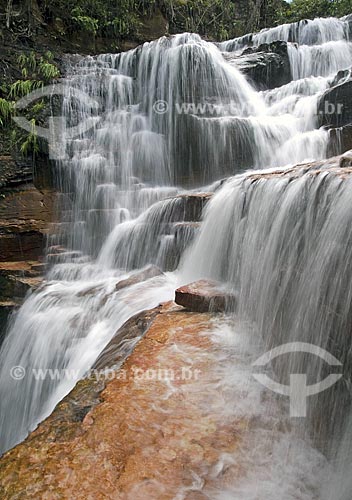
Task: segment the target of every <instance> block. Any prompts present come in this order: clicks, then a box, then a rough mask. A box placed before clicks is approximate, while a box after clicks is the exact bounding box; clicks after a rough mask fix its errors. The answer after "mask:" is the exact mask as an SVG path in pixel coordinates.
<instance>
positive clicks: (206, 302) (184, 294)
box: [175, 280, 235, 312]
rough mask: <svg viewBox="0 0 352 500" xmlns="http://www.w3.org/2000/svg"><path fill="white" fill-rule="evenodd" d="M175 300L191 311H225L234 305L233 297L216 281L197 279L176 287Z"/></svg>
mask: <svg viewBox="0 0 352 500" xmlns="http://www.w3.org/2000/svg"><path fill="white" fill-rule="evenodd" d="M175 302H176V304H179V305H181V306H184V307H186V308H187V309H188V310H190V311H193V312H225V311H226V310H227V309H229V308H231V309H232V308H233V307H234V304H235V297H234V295H232V294H230V293H227V292H226V291H225V290H224V289H223V288H221V285H220V283H218V282H216V281H211V280H199V281H195V282H194V283H190V284H189V285H186V286H182V287H181V288H178V289H177V290H176V293H175Z"/></svg>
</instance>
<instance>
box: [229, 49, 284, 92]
mask: <svg viewBox="0 0 352 500" xmlns="http://www.w3.org/2000/svg"><path fill="white" fill-rule="evenodd" d="M225 57H226V55H225ZM228 57H231V56H229V55H228V56H227V58H228ZM233 63H234V65H235V66H237V67H238V68H239V69H240V70H241V71H242V72H243V73H244V74H245V75H247V76H248V77H249V78H250V80H251V81H252V82H253V83H254V85H255V86H256V87H257V88H260V89H263V88H264V89H274V88H277V87H281V86H282V85H286V84H287V83H289V82H290V81H291V80H292V74H291V68H290V62H289V59H288V54H287V43H286V42H273V43H270V44H263V45H260V46H259V47H249V48H247V49H246V50H244V51H243V53H242V54H241V56H239V57H235V58H234V59H233Z"/></svg>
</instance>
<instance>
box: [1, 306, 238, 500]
mask: <svg viewBox="0 0 352 500" xmlns="http://www.w3.org/2000/svg"><path fill="white" fill-rule="evenodd" d="M152 314H155V311H154V313H152ZM211 328H212V317H211V316H210V315H207V314H196V313H188V312H185V311H180V310H178V308H176V309H175V306H174V305H172V304H170V305H166V306H163V307H161V308H159V309H158V311H157V313H156V316H155V317H154V320H153V321H152V323H151V325H150V326H149V329H148V331H147V333H146V335H145V337H144V338H143V340H142V341H141V342H139V344H138V345H137V347H136V348H135V350H134V352H133V354H132V355H131V356H130V357H129V358H128V360H127V361H126V362H125V363H124V365H123V366H122V369H120V370H119V371H117V372H116V378H115V379H114V380H111V381H108V382H107V381H97V380H95V381H92V380H83V381H81V382H80V383H79V384H78V385H77V386H76V388H75V389H74V390H73V391H72V392H71V394H69V395H68V396H67V397H66V398H65V399H64V400H63V401H62V402H61V403H60V404H59V405H58V406H57V408H56V410H55V411H54V413H53V415H52V416H51V417H49V418H48V419H47V420H46V421H45V422H43V423H42V424H41V425H40V426H39V428H38V429H37V430H36V431H34V432H33V433H32V434H31V435H30V436H29V438H28V439H27V440H26V441H25V442H24V443H22V444H21V445H19V446H17V447H16V448H14V449H13V450H12V451H10V452H8V453H7V454H5V455H4V457H3V458H2V460H1V462H0V493H1V496H2V497H3V498H19V497H20V496H21V495H24V496H25V497H26V498H36V499H37V498H45V497H48V495H49V497H50V498H53V499H54V498H63V499H66V498H67V499H86V498H110V499H116V498H126V499H133V500H139V499H140V500H142V499H143V500H145V499H146V498H153V499H155V500H157V499H160V500H161V499H166V498H170V499H171V498H174V496H175V495H177V493H178V492H179V491H182V489H183V488H186V489H188V486H189V487H191V485H192V483H193V481H194V475H195V474H196V475H197V474H199V475H201V476H202V475H204V473H206V471H207V470H208V471H209V469H210V468H211V467H212V466H213V465H215V464H216V462H217V460H218V459H219V457H220V456H221V454H223V453H231V452H233V451H234V450H235V449H236V447H237V446H238V443H239V440H240V433H241V429H242V422H241V421H235V422H232V423H231V424H229V422H228V421H226V419H219V418H218V416H217V415H216V413H214V412H211V411H209V401H208V397H209V394H204V393H202V392H201V391H197V387H200V386H201V384H202V383H204V382H206V379H207V377H208V376H209V370H211V366H212V360H211V359H209V357H208V356H204V352H206V350H207V349H209V346H210V343H209V339H208V338H207V337H206V336H204V335H203V334H205V333H206V332H207V331H209V329H211ZM176 345H177V346H178V348H179V350H180V352H179V353H178V354H177V353H175V346H176ZM182 353H183V354H182ZM190 355H191V356H192V366H190V365H189V362H188V364H187V362H186V359H187V358H189V356H190ZM109 362H110V361H109ZM184 364H185V366H186V368H184ZM104 365H105V362H101V363H100V364H98V365H97V366H104ZM187 366H188V369H187ZM183 369H184V370H191V371H187V376H186V375H185V374H183V372H182V370H183ZM162 370H171V371H173V373H174V374H175V376H174V379H173V380H172V381H171V382H170V380H169V379H165V378H163V376H162V375H160V374H162V373H163V372H162ZM195 370H197V376H194V377H193V376H189V375H190V374H191V373H195ZM156 373H159V376H156V375H155V374H156ZM169 373H170V372H169ZM154 375H155V376H154ZM170 384H171V385H170ZM171 386H172V387H174V390H172V391H171V392H170V387H171ZM215 397H216V396H215ZM218 399H219V398H218ZM213 403H214V404H216V401H213ZM218 403H220V400H219V401H218ZM181 422H182V425H180V423H181ZM208 480H209V481H210V483H211V482H212V481H213V480H215V479H212V478H211V475H209V478H208ZM49 497H48V498H49ZM187 498H191V497H187ZM192 498H193V497H192Z"/></svg>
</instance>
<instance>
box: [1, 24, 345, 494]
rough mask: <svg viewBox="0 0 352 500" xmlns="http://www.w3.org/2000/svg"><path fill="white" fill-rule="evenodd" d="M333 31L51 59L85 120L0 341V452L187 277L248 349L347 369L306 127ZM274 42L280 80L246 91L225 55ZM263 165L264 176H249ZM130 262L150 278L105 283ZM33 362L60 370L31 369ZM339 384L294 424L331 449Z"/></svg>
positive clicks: (341, 252)
mask: <svg viewBox="0 0 352 500" xmlns="http://www.w3.org/2000/svg"><path fill="white" fill-rule="evenodd" d="M349 33H350V24H349V21H348V19H345V20H339V19H317V20H314V21H302V22H301V23H296V24H293V25H285V26H282V27H278V28H274V29H272V30H265V31H263V32H261V33H259V34H257V35H248V36H246V37H243V38H241V39H237V40H232V41H229V42H226V43H223V44H215V43H210V42H206V41H204V40H202V39H201V38H200V37H199V36H198V35H195V34H187V33H186V34H182V35H176V36H173V37H170V38H166V37H163V38H161V39H160V40H157V41H155V42H151V43H146V44H144V45H143V46H141V47H138V48H137V49H135V50H132V51H129V52H126V53H123V54H105V55H100V56H97V57H88V58H85V59H83V60H82V61H81V62H80V63H79V64H77V65H75V66H72V67H68V68H67V75H66V78H65V82H64V84H65V86H66V94H65V98H64V103H63V115H64V116H65V118H66V120H67V123H68V124H75V123H77V122H84V121H87V120H90V123H91V124H92V127H91V128H90V130H89V131H88V132H86V133H84V134H83V133H82V134H81V135H80V136H78V137H76V138H74V139H72V138H70V137H69V136H68V135H67V136H64V137H63V142H64V149H65V150H66V153H67V157H66V159H64V160H62V161H61V162H60V163H59V164H58V165H57V174H58V182H59V185H60V191H61V192H62V196H63V199H64V205H63V208H62V222H61V224H59V225H57V227H56V230H55V234H52V235H51V236H50V240H49V247H55V246H61V247H64V248H65V251H64V252H62V253H61V254H60V255H56V256H55V255H54V254H53V253H52V249H50V248H49V250H48V252H49V255H48V261H49V262H52V261H54V265H53V266H51V268H50V270H49V272H48V275H47V276H46V281H45V282H44V284H43V285H42V286H41V287H40V288H39V289H38V290H37V291H35V292H33V293H32V294H30V295H29V296H28V297H27V298H26V301H25V303H24V305H23V306H22V307H21V309H20V311H19V312H18V314H17V315H16V316H15V317H14V318H13V320H12V323H11V324H10V327H9V330H8V333H7V336H6V339H5V341H4V344H3V346H2V348H1V352H0V358H1V368H0V399H1V401H2V404H3V411H2V413H1V416H0V423H1V426H0V429H1V430H0V450H1V452H3V451H5V450H7V449H9V448H11V447H12V446H14V445H15V444H17V443H18V442H20V441H21V440H22V439H24V438H25V436H26V435H27V434H28V432H29V431H30V430H32V429H33V428H35V426H36V425H37V424H38V423H39V422H40V421H41V420H42V419H43V418H45V417H46V416H47V415H49V414H50V413H51V412H52V410H53V408H54V407H55V405H56V404H57V403H58V401H60V400H61V399H62V398H63V397H64V396H65V395H66V394H67V393H68V392H69V391H70V390H71V389H72V387H74V385H75V383H76V382H77V380H79V379H80V378H82V376H84V374H86V373H87V371H88V370H89V369H90V367H91V366H92V365H93V363H94V361H95V360H96V358H97V357H98V356H99V354H100V353H101V351H102V350H103V348H104V347H105V346H106V345H107V344H108V343H109V341H110V340H111V338H112V337H113V336H114V334H115V333H116V331H117V330H118V328H119V327H120V326H121V325H122V324H123V323H124V322H125V321H126V320H127V319H128V318H130V317H131V316H133V315H134V314H136V313H138V312H140V311H142V310H145V309H148V308H152V307H155V306H156V305H158V304H159V303H160V302H161V301H166V300H171V299H173V294H174V290H175V287H176V286H177V285H178V284H181V283H182V284H183V283H186V282H189V281H191V280H193V279H197V278H204V277H209V278H215V279H218V280H221V281H223V282H226V283H229V284H230V286H232V287H233V288H234V290H235V292H236V294H237V296H238V297H239V303H238V307H239V309H238V311H237V314H238V315H239V317H241V318H243V319H245V320H246V321H248V322H250V323H251V324H253V325H254V328H255V330H256V331H257V332H258V335H259V334H260V335H261V336H262V337H263V339H264V342H265V344H266V345H265V347H267V348H269V347H272V346H274V345H277V344H280V343H282V341H284V342H291V341H305V342H311V343H313V344H317V345H319V346H320V347H323V348H325V349H327V350H328V351H329V350H330V351H332V352H333V353H334V355H335V356H336V357H337V358H338V359H341V360H342V361H343V362H344V363H345V366H349V363H350V362H351V359H350V354H349V346H348V342H347V339H346V338H345V337H346V332H348V331H349V330H350V328H351V326H352V325H351V322H352V321H351V320H352V318H351V317H350V314H349V310H350V306H351V300H352V287H351V280H350V276H351V269H350V267H351V262H352V260H351V257H352V256H351V255H350V252H351V250H350V248H352V246H351V245H352V229H351V228H352V220H351V218H352V215H351V214H352V207H351V199H352V198H351V189H352V185H351V182H352V181H351V180H349V179H347V180H342V179H341V177H340V176H339V175H338V173H336V172H334V173H331V171H330V170H324V161H323V160H324V159H325V158H326V155H327V146H328V139H329V133H328V131H327V130H324V129H319V128H318V120H317V105H318V101H319V98H320V97H321V96H322V94H323V93H324V92H325V91H326V90H327V89H328V88H329V87H330V84H331V81H332V79H333V78H334V77H335V74H336V72H337V71H339V70H341V69H346V68H348V67H349V65H350V61H351V43H350V42H349ZM275 40H285V41H287V42H288V54H289V59H290V64H291V70H292V76H293V81H292V82H290V83H289V84H287V85H284V86H282V87H280V88H277V89H272V90H266V91H265V90H264V91H261V92H258V91H256V90H255V89H254V88H253V87H252V86H251V85H250V83H249V82H248V81H247V79H246V78H245V76H244V75H243V74H241V72H240V70H239V69H238V68H237V67H236V64H235V62H236V57H237V55H236V51H238V50H240V49H243V48H245V47H248V46H253V45H255V46H257V45H260V44H262V43H269V42H271V41H275ZM294 44H298V45H294ZM229 51H233V52H234V54H233V57H234V58H230V59H229V58H228V57H226V54H225V52H229ZM74 89H80V90H81V91H82V92H84V93H85V94H87V95H88V96H90V97H91V98H92V99H93V100H96V102H97V103H98V105H99V113H98V114H97V112H96V109H93V108H92V107H89V106H88V105H87V103H86V102H77V100H75V99H74V97H73V94H74ZM309 160H321V162H320V163H319V164H318V165H319V168H318V167H317V168H316V170H314V169H312V171H309V172H306V170H307V169H306V168H302V169H299V170H298V171H295V172H296V173H295V174H294V175H292V169H291V168H289V167H290V166H292V165H294V164H297V163H300V162H303V161H309ZM263 168H268V169H269V170H266V171H265V172H266V173H267V176H266V177H265V176H264V175H261V176H258V175H257V173H258V172H257V171H254V170H253V169H263ZM278 168H280V170H279V171H277V169H278ZM246 169H252V170H249V171H245V170H246ZM261 173H262V171H261ZM229 176H234V177H232V178H230V179H228V180H227V181H226V182H224V183H222V182H220V181H222V180H223V179H224V178H225V177H226V178H227V177H229ZM199 186H203V187H199ZM199 192H203V193H204V192H206V193H214V196H213V198H212V200H211V201H210V202H209V204H208V206H207V208H206V209H205V212H204V220H203V221H202V223H201V227H200V228H199V227H198V226H197V225H196V224H192V223H193V222H194V219H193V216H192V217H188V216H187V215H186V209H185V207H184V205H183V204H184V199H185V198H184V197H185V196H192V195H197V194H198V193H199ZM193 215H194V214H193ZM196 222H199V221H196ZM181 254H183V255H182V262H181V265H180V267H179V269H178V270H177V271H175V269H176V268H177V267H178V263H179V258H180V255H181ZM148 264H155V265H157V266H159V267H160V268H161V270H162V271H164V274H161V275H160V276H154V277H151V278H150V279H149V280H147V281H145V282H143V283H137V284H133V285H132V286H130V287H128V288H124V289H119V288H118V287H116V285H117V283H118V282H119V281H121V280H125V279H127V278H129V277H130V276H131V275H133V273H135V272H136V271H137V270H138V269H140V268H144V267H145V266H146V265H148ZM292 363H293V364H292V366H289V368H290V369H292V370H295V369H297V366H296V365H295V364H294V363H296V361H295V360H294V361H292ZM300 363H303V365H302V364H300V365H299V367H298V368H300V369H306V370H307V371H306V373H308V375H309V377H310V378H313V377H314V379H315V380H316V378H317V377H318V379H319V376H321V377H322V378H324V373H325V372H324V370H325V368H324V366H323V364H322V363H321V362H319V360H316V361H315V362H310V361H309V362H308V360H307V358H306V357H305V358H304V359H303V361H301V362H300ZM15 366H21V367H23V368H24V369H25V370H26V376H25V377H24V378H23V380H21V381H17V380H14V379H13V378H11V376H10V371H11V368H12V367H15ZM276 368H277V370H278V371H279V372H280V369H281V368H282V367H280V364H279V363H278V366H277V367H276ZM33 369H39V370H43V371H45V370H46V369H51V370H54V371H55V370H57V371H60V370H67V371H68V372H70V373H71V374H72V373H74V375H73V376H72V377H70V378H68V379H66V380H62V379H60V378H58V377H55V374H54V376H52V377H41V376H40V373H39V376H38V377H37V378H33V376H32V372H31V371H32V370H33ZM286 373H287V365H286ZM292 373H294V371H293V372H292ZM347 385H348V384H347V383H345V384H344V383H343V382H341V383H340V386H339V387H340V388H339V390H338V394H339V397H340V399H339V401H337V400H336V404H334V405H331V404H330V406H329V401H328V400H327V396H323V399H319V400H316V399H314V400H313V404H312V405H311V407H310V411H311V414H312V415H313V416H314V415H315V413H314V412H315V411H316V410H317V408H318V406H317V405H322V407H324V408H327V409H328V410H329V411H327V413H326V414H327V415H328V418H326V419H324V418H322V419H321V421H319V422H318V424H317V425H315V426H313V427H314V428H313V430H312V435H313V436H327V435H328V434H329V432H334V433H335V434H336V436H337V437H336V440H334V442H333V443H331V442H330V441H329V440H328V439H325V438H322V440H323V442H320V443H319V447H320V448H321V449H323V450H324V451H326V453H330V454H334V456H335V458H336V460H339V458H338V457H339V456H341V453H342V455H343V452H341V448H340V447H339V444H338V443H340V441H341V433H342V428H343V426H344V424H345V422H344V419H340V418H338V408H339V405H345V406H346V408H348V407H349V405H350V398H349V393H348V390H347ZM330 419H331V420H332V421H334V422H335V424H334V425H331V423H329V421H328V420H330ZM334 419H335V420H334ZM339 424H341V429H339V428H338V425H339ZM322 429H325V434H324V433H323V432H322ZM346 432H347V431H346ZM317 446H318V445H317ZM334 447H335V448H336V450H335V452H333V449H334ZM224 498H225V497H224ZM292 498H294V497H292ZM308 498H309V500H310V497H307V499H308ZM311 498H312V499H313V498H316V497H314V496H311ZM324 500H325V499H324ZM328 500H330V498H329V499H328ZM339 500H345V498H343V497H341V499H339Z"/></svg>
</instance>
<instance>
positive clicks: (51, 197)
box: [0, 156, 56, 344]
mask: <svg viewBox="0 0 352 500" xmlns="http://www.w3.org/2000/svg"><path fill="white" fill-rule="evenodd" d="M47 170H49V167H48V166H47ZM42 173H43V172H42ZM46 181H47V176H46V175H45V173H43V175H42V176H41V177H39V178H38V177H36V178H35V179H34V177H33V167H32V166H30V165H29V164H28V163H26V162H25V161H23V162H18V161H16V160H14V159H13V158H12V157H10V156H3V157H1V158H0V284H1V286H0V290H1V291H0V344H1V339H2V337H3V335H4V332H5V329H6V322H7V318H8V316H9V314H10V313H11V312H12V311H13V310H14V309H15V308H16V307H18V305H20V304H21V303H22V301H23V298H24V296H25V295H26V293H27V292H28V291H29V290H30V289H31V288H32V287H33V286H36V285H37V284H38V282H39V281H40V279H41V276H42V275H43V273H44V271H45V266H44V265H43V264H42V260H43V256H44V253H45V247H46V236H47V234H48V231H49V228H50V224H51V222H52V221H53V219H54V212H55V202H56V194H55V192H54V191H53V189H52V188H50V187H49V186H50V184H49V183H47V182H46ZM33 182H35V183H36V185H37V186H38V187H36V186H35V185H34V183H33Z"/></svg>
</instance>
